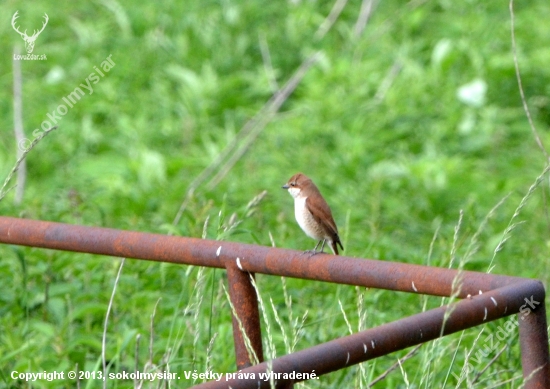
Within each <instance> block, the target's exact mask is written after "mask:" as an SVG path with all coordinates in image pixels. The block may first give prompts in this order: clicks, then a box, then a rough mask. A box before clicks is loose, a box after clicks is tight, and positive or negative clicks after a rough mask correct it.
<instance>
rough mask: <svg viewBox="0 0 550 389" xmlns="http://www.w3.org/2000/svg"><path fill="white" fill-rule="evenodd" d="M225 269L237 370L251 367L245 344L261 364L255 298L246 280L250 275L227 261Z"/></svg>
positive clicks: (251, 362) (251, 363) (258, 320)
mask: <svg viewBox="0 0 550 389" xmlns="http://www.w3.org/2000/svg"><path fill="white" fill-rule="evenodd" d="M225 268H226V269H227V281H228V283H229V297H230V298H231V304H233V308H234V310H235V312H233V313H232V317H233V339H234V340H235V356H236V359H237V369H238V370H241V369H244V368H246V367H249V366H252V365H254V364H255V362H254V360H251V358H250V356H249V349H248V348H247V346H246V344H245V341H249V345H250V347H249V348H250V349H251V350H252V352H253V353H254V354H255V356H256V358H257V360H258V363H260V362H263V360H264V356H263V350H262V333H261V329H260V313H259V311H258V298H257V296H256V290H255V289H254V286H253V285H252V282H251V280H250V277H254V274H253V273H248V272H243V271H241V270H240V269H239V268H238V267H237V265H236V264H235V262H233V261H227V262H226V264H225ZM235 314H237V316H238V317H239V320H237V318H236V317H235ZM239 322H240V323H239ZM243 333H244V334H245V336H246V338H245V336H243Z"/></svg>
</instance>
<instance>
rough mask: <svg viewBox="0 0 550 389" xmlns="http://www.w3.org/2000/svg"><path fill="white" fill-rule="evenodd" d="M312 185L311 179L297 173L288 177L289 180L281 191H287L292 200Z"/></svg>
mask: <svg viewBox="0 0 550 389" xmlns="http://www.w3.org/2000/svg"><path fill="white" fill-rule="evenodd" d="M311 185H313V182H312V181H311V179H310V178H309V177H308V176H306V175H305V174H302V173H297V174H295V175H293V176H292V177H290V180H288V182H287V183H286V184H285V185H283V189H287V190H288V193H290V195H291V196H292V197H294V198H296V197H298V196H299V195H300V193H301V192H302V191H303V190H304V189H305V190H307V188H309V187H310V186H311Z"/></svg>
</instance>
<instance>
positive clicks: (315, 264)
mask: <svg viewBox="0 0 550 389" xmlns="http://www.w3.org/2000/svg"><path fill="white" fill-rule="evenodd" d="M0 242H2V243H8V244H17V245H24V246H32V247H42V248H48V249H56V250H67V251H76V252H84V253H92V254H102V255H110V256H117V257H129V258H136V259H146V260H152V261H163V262H172V263H180V264H188V265H197V266H208V267H217V268H226V269H227V271H228V280H229V283H230V287H229V291H230V297H231V300H232V304H233V305H234V307H235V311H236V313H237V315H238V316H239V318H240V320H241V322H242V323H241V324H242V327H243V329H244V331H245V333H246V334H247V336H248V337H249V339H250V340H251V344H252V348H253V349H254V351H255V352H256V355H257V356H258V360H259V361H260V362H261V361H262V360H263V357H262V348H261V333H260V329H259V328H260V327H259V316H258V308H257V301H256V296H255V292H254V289H253V288H252V286H251V284H250V280H249V276H248V273H250V274H254V273H263V274H271V275H279V276H287V277H296V278H304V279H311V280H319V281H326V282H334V283H341V284H349V285H359V286H365V287H372V288H379V289H388V290H396V291H404V292H411V293H418V294H428V295H434V296H455V297H460V298H463V299H465V300H463V301H460V302H458V303H455V304H452V305H449V306H448V307H441V308H438V309H434V310H430V311H427V312H424V313H420V314H417V315H414V316H411V317H408V318H405V319H401V320H398V321H396V322H393V323H389V324H386V325H383V326H380V327H377V328H373V329H369V330H366V331H362V332H359V333H357V334H354V335H350V336H347V337H344V338H341V339H336V340H333V341H330V342H327V343H324V344H321V345H317V346H314V347H311V348H308V349H306V350H302V351H298V352H296V353H293V354H289V355H286V356H284V357H281V358H277V359H275V360H273V361H271V362H270V364H272V366H271V369H272V371H274V372H296V373H298V372H301V373H311V371H312V370H313V369H314V370H315V372H316V374H317V375H321V374H325V373H328V372H330V371H334V370H337V369H340V368H343V367H347V366H351V365H352V364H356V363H359V362H362V361H365V360H368V359H372V358H375V357H377V356H381V355H385V354H388V353H391V352H393V351H397V350H401V349H403V348H406V347H409V346H412V345H415V344H419V343H422V342H425V341H428V340H433V339H435V338H437V337H440V336H443V335H446V334H450V333H453V332H456V331H460V330H462V329H465V328H470V327H473V326H476V325H479V324H483V323H485V322H488V321H490V320H495V319H498V318H500V317H504V316H507V315H511V314H514V313H518V310H519V309H520V307H521V306H522V305H524V304H525V299H528V300H529V299H535V300H536V301H537V302H539V303H540V305H538V306H537V307H534V309H533V310H532V312H531V313H530V314H529V315H528V316H527V317H525V318H523V317H522V318H521V319H524V320H519V331H520V343H521V352H522V366H523V374H524V377H525V387H526V388H528V389H532V388H550V365H549V358H548V357H549V356H548V334H547V329H546V312H545V309H544V297H545V291H544V287H543V285H542V284H541V283H540V282H539V281H536V280H530V279H524V278H519V277H509V276H500V275H493V274H484V273H477V272H469V271H458V270H454V269H443V268H434V267H428V266H422V265H411V264H402V263H395V262H385V261H377V260H369V259H357V258H350V257H344V256H332V255H322V254H319V255H315V256H313V257H309V258H307V259H306V258H304V257H303V255H302V252H298V251H294V250H286V249H277V248H269V247H263V246H256V245H247V244H241V243H232V242H220V241H212V240H205V239H195V238H184V237H172V236H165V235H160V234H149V233H142V232H133V231H121V230H115V229H109V228H98V227H84V226H76V225H68V224H62V223H54V222H44V221H34V220H25V219H17V218H9V217H0ZM529 301H531V300H529ZM235 319H236V318H234V322H233V324H234V337H235V348H236V354H237V366H238V368H239V369H242V368H245V369H244V370H242V371H243V372H244V371H247V372H265V371H266V363H265V362H264V363H261V364H258V365H254V366H250V365H251V362H250V360H249V358H248V355H247V352H246V348H245V347H244V343H243V339H242V334H241V330H240V328H239V329H238V330H235V328H236V325H237V324H238V323H237V320H235ZM243 320H244V321H243ZM239 337H240V339H239ZM369 345H370V347H369ZM247 366H250V367H247ZM247 382H248V383H247ZM228 384H229V382H222V383H219V382H218V383H215V382H214V383H206V384H202V385H200V386H199V387H201V388H202V387H216V388H217V387H227V386H228ZM233 384H235V382H234V383H233ZM287 384H289V383H288V382H285V381H284V380H281V381H280V382H279V383H278V385H277V386H278V387H283V386H285V385H287ZM216 385H222V386H216ZM245 385H252V386H254V387H258V382H256V381H254V380H249V381H239V387H249V386H245ZM290 385H292V383H290ZM252 386H250V387H252ZM262 387H263V386H262Z"/></svg>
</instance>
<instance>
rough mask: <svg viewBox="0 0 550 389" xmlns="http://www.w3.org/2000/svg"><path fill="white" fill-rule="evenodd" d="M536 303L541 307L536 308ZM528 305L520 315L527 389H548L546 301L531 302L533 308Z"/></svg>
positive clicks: (549, 382) (524, 374)
mask: <svg viewBox="0 0 550 389" xmlns="http://www.w3.org/2000/svg"><path fill="white" fill-rule="evenodd" d="M526 300H527V299H526ZM535 303H537V304H540V305H538V306H536V307H534V304H535ZM528 304H529V302H527V304H526V305H525V306H524V307H525V309H526V310H525V311H522V312H521V313H519V314H518V322H519V341H520V345H521V365H522V367H523V378H524V382H525V389H546V388H550V364H549V355H548V333H547V329H546V326H547V324H546V308H545V307H544V300H543V301H537V302H532V301H531V304H532V305H533V306H531V307H529V305H528ZM533 308H534V309H533ZM527 309H529V310H527Z"/></svg>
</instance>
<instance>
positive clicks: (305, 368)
mask: <svg viewBox="0 0 550 389" xmlns="http://www.w3.org/2000/svg"><path fill="white" fill-rule="evenodd" d="M544 295H545V292H544V287H543V286H542V284H541V283H540V282H538V281H532V280H525V281H524V282H520V283H518V284H514V285H509V286H504V287H501V288H498V289H496V290H493V291H490V292H487V293H483V294H481V295H477V296H474V297H472V298H470V299H464V300H462V301H460V302H458V303H455V304H452V305H447V306H444V307H440V308H436V309H432V310H429V311H426V312H423V313H419V314H416V315H413V316H409V317H406V318H404V319H401V320H397V321H394V322H392V323H388V324H384V325H381V326H379V327H376V328H372V329H368V330H364V331H361V332H358V333H355V334H353V335H349V336H345V337H343V338H339V339H335V340H332V341H330V342H327V343H323V344H320V345H317V346H313V347H310V348H308V349H305V350H301V351H298V352H295V353H292V354H288V355H285V356H282V357H280V358H276V359H274V360H272V361H269V362H263V363H261V364H258V365H254V366H252V367H249V368H247V369H244V370H242V371H240V373H241V377H248V378H247V379H240V380H239V379H238V377H239V375H236V377H237V378H236V379H232V378H229V377H230V376H229V375H225V376H224V378H223V379H222V380H220V381H217V382H216V381H210V382H207V383H204V384H200V385H196V386H194V387H193V388H194V389H221V388H228V387H239V388H241V389H247V388H250V389H253V388H270V382H269V380H265V378H267V377H270V375H269V374H270V372H273V373H275V374H274V375H273V376H274V377H278V379H275V381H276V387H282V386H284V385H286V384H288V383H289V382H290V383H295V382H300V381H302V380H303V379H301V378H300V379H285V378H284V377H285V376H284V373H285V372H286V373H289V372H294V373H295V375H296V374H297V373H299V374H300V377H303V376H304V375H305V376H306V377H309V375H311V374H312V373H315V375H316V376H317V377H318V376H320V375H323V374H327V373H330V372H332V371H335V370H338V369H341V368H344V367H349V366H352V365H355V364H357V363H361V362H364V361H368V360H370V359H374V358H378V357H380V356H383V355H387V354H390V353H392V352H395V351H398V350H402V349H405V348H407V347H411V346H414V345H417V344H420V343H424V342H427V341H430V340H434V339H436V338H439V337H442V336H445V335H449V334H452V333H455V332H457V331H461V330H464V329H467V328H471V327H474V326H477V325H480V324H484V323H488V322H490V321H493V320H496V319H499V318H502V317H504V316H507V315H510V314H514V313H518V312H520V309H521V307H522V306H523V305H525V299H526V298H528V299H532V300H534V301H537V302H540V303H541V304H543V301H544ZM542 312H543V311H542ZM522 315H526V316H525V317H534V316H535V314H534V312H530V313H529V314H527V313H526V312H525V313H522ZM519 316H521V315H519ZM523 318H524V317H520V318H519V319H520V320H519V321H520V322H521V321H522V319H523ZM539 329H540V327H539ZM545 334H546V331H544V334H542V333H537V334H536V333H532V334H530V335H531V336H533V338H532V339H531V343H536V344H538V345H539V346H538V347H539V348H543V347H541V345H545V344H546V345H548V338H547V337H546V338H545V336H544V335H545ZM537 335H540V336H538V337H537ZM546 350H548V348H546ZM525 351H527V354H529V353H530V352H531V350H525ZM546 358H547V359H548V353H547V354H546ZM541 360H542V361H543V362H542V363H541ZM532 362H533V365H532V370H531V372H533V371H536V373H535V374H534V375H533V377H532V378H531V379H530V380H529V382H527V383H526V386H525V387H526V388H540V389H542V388H548V387H549V386H548V385H550V375H549V374H548V372H549V370H548V365H547V362H544V358H541V359H539V360H537V361H536V362H535V358H533V361H532ZM545 363H546V365H545ZM278 373H279V374H278ZM528 374H531V373H528ZM529 383H531V384H529Z"/></svg>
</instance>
